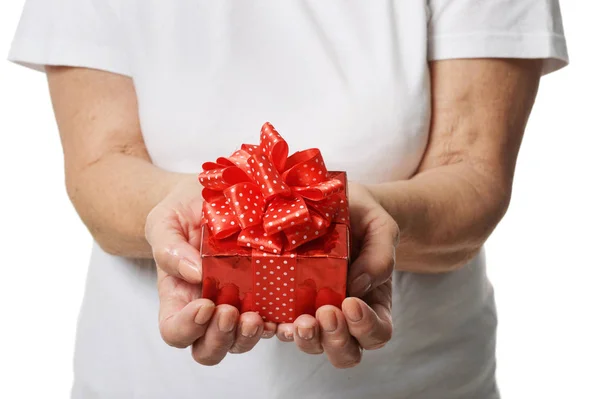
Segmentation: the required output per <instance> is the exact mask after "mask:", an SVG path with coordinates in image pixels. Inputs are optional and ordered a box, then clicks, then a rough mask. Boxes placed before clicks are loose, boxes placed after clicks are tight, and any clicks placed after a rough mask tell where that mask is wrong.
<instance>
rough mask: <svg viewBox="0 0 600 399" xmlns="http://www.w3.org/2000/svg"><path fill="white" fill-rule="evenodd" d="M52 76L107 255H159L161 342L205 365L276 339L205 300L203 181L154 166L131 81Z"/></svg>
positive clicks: (79, 179) (68, 167) (87, 217)
mask: <svg viewBox="0 0 600 399" xmlns="http://www.w3.org/2000/svg"><path fill="white" fill-rule="evenodd" d="M47 72H48V80H49V84H50V92H51V96H52V101H53V104H54V110H55V114H56V119H57V121H58V126H59V130H60V134H61V140H62V145H63V149H64V156H65V175H66V183H67V190H68V193H69V196H70V198H71V200H72V201H73V204H74V205H75V208H76V209H77V212H78V213H79V215H80V216H81V218H82V220H83V221H84V223H85V224H86V225H87V227H88V228H89V230H90V232H91V233H92V235H93V236H94V238H95V239H96V241H97V242H98V243H99V244H100V246H101V247H102V248H103V249H104V250H105V251H107V252H109V253H112V254H116V255H120V256H127V257H146V258H151V257H154V258H155V260H156V263H157V268H158V270H157V276H158V284H157V287H158V296H159V300H160V312H159V327H160V332H161V334H162V336H163V339H164V340H165V341H166V342H167V343H168V344H170V345H172V346H176V347H187V346H192V356H193V357H194V359H195V360H196V361H198V362H199V363H202V364H207V365H208V364H216V363H218V362H219V361H221V359H223V358H224V357H225V355H226V354H227V353H228V352H229V351H230V352H235V353H242V352H246V351H249V350H251V349H252V348H253V347H254V345H256V343H257V342H258V340H259V339H260V337H261V336H263V337H266V338H269V337H271V336H273V334H274V333H275V325H274V324H273V323H263V321H262V319H261V318H260V317H259V316H258V314H256V313H254V312H247V313H244V314H242V315H240V314H239V312H238V311H237V309H236V308H234V307H232V306H229V305H219V306H215V304H214V303H212V302H211V301H210V300H208V299H203V298H201V285H200V284H199V282H200V281H201V266H200V263H201V259H200V254H199V251H198V248H199V241H198V240H199V237H200V235H199V229H200V219H201V213H202V212H201V209H202V208H201V204H202V198H201V187H200V185H199V184H198V181H197V177H196V175H186V174H177V173H169V172H167V171H164V170H161V169H159V168H157V167H155V166H154V165H152V163H151V161H150V157H149V155H148V152H147V150H146V147H145V144H144V140H143V137H142V134H141V130H140V125H139V120H138V110H137V99H136V94H135V91H134V88H133V84H132V81H131V79H129V78H127V77H124V76H121V75H116V74H112V73H107V72H102V71H98V70H92V69H80V68H66V67H48V68H47Z"/></svg>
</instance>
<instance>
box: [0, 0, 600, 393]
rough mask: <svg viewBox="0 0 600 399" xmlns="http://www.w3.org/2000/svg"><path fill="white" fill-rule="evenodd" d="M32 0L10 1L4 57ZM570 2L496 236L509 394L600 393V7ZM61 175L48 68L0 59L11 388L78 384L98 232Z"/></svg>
mask: <svg viewBox="0 0 600 399" xmlns="http://www.w3.org/2000/svg"><path fill="white" fill-rule="evenodd" d="M22 5H23V0H3V1H2V2H0V59H3V58H5V57H6V55H7V54H8V48H9V45H10V41H11V38H12V34H13V33H14V30H15V28H16V24H17V22H18V18H19V15H20V12H21V8H22ZM562 8H563V16H564V23H565V29H566V33H567V39H568V44H569V51H570V55H571V66H569V67H568V68H567V69H565V70H563V71H560V72H558V73H556V74H554V75H551V76H549V77H546V78H544V79H543V81H542V85H541V89H540V92H539V95H538V100H537V103H536V106H535V108H534V112H533V115H532V117H531V120H530V123H529V127H528V129H527V133H526V135H525V140H524V143H523V147H522V150H521V155H520V159H519V165H518V168H517V175H516V180H515V186H514V195H513V200H512V204H511V208H510V210H509V212H508V214H507V216H506V217H505V218H504V220H503V221H502V223H501V224H500V226H499V227H498V229H497V230H496V232H495V233H494V234H493V236H492V238H491V239H490V240H489V243H488V245H487V256H488V261H489V274H490V278H491V280H492V281H493V282H494V284H495V287H496V295H497V302H498V308H499V312H500V326H499V344H498V379H499V383H500V386H501V389H502V393H503V397H504V398H505V399H521V398H523V399H538V398H540V399H552V398H560V399H579V398H582V399H583V398H585V399H587V398H600V383H599V381H598V379H599V376H598V374H600V309H599V308H600V287H599V286H598V285H599V280H600V255H599V252H598V248H600V232H599V231H600V230H599V229H600V227H599V226H600V211H599V209H600V194H599V188H600V166H599V163H600V161H599V159H600V97H599V95H600V78H599V76H600V70H599V68H600V55H599V54H600V33H599V31H598V25H600V20H599V19H598V18H599V15H600V6H598V3H597V2H596V1H594V0H567V1H563V4H562ZM63 177H64V176H63V170H62V152H61V147H60V142H59V138H58V133H57V131H56V125H55V122H54V119H53V114H52V109H51V106H50V101H49V97H48V93H47V89H46V84H45V78H44V76H43V75H42V74H39V73H34V72H31V71H28V70H25V69H23V68H21V67H17V66H15V65H11V64H9V63H8V62H6V61H0V190H1V191H0V192H1V196H0V250H1V252H0V255H1V258H0V259H1V262H2V264H0V267H1V270H2V273H1V274H0V398H6V399H12V398H50V399H52V398H66V397H68V393H69V390H70V384H71V378H72V371H71V370H72V365H71V364H72V361H71V357H72V351H73V342H74V335H75V324H76V321H77V313H78V309H79V305H80V302H81V299H82V295H83V288H84V281H85V275H86V269H87V261H88V255H89V251H90V248H91V238H90V236H89V234H88V233H87V230H86V229H85V227H84V226H83V225H82V224H81V222H80V221H79V218H78V216H77V214H76V213H75V211H74V210H73V208H72V207H71V204H70V203H69V200H68V198H67V195H66V193H65V189H64V183H63ZM432 399H434V398H432ZM436 399H438V398H436ZM439 399H443V398H439Z"/></svg>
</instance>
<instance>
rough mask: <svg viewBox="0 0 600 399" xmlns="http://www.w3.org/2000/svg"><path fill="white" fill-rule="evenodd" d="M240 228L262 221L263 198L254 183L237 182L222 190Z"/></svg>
mask: <svg viewBox="0 0 600 399" xmlns="http://www.w3.org/2000/svg"><path fill="white" fill-rule="evenodd" d="M223 194H224V195H225V198H227V199H228V200H229V204H230V205H231V208H232V209H233V211H234V214H235V215H237V216H238V221H239V225H240V226H241V227H242V229H245V228H247V227H250V226H256V225H259V224H261V223H262V219H263V209H264V208H265V199H264V198H263V196H262V195H261V194H260V190H259V189H258V187H257V186H256V184H252V183H239V184H236V185H235V186H231V187H229V188H227V189H226V190H224V191H223Z"/></svg>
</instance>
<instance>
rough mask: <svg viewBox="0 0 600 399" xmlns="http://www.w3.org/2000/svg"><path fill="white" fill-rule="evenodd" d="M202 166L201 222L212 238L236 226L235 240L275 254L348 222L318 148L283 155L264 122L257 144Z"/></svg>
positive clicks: (281, 143) (283, 146) (337, 185)
mask: <svg viewBox="0 0 600 399" xmlns="http://www.w3.org/2000/svg"><path fill="white" fill-rule="evenodd" d="M202 167H203V169H204V171H203V172H202V173H200V175H199V176H198V178H199V181H200V183H202V185H204V187H205V189H204V190H203V191H202V195H203V197H204V199H205V205H204V206H203V213H204V215H203V221H204V222H205V223H206V224H207V225H208V227H209V231H210V233H211V234H212V235H213V236H214V237H216V238H217V239H222V238H226V237H228V236H230V235H232V234H235V233H237V232H240V231H241V233H239V235H238V240H237V241H238V245H241V246H243V247H246V248H253V249H256V250H260V251H263V252H265V253H268V254H278V253H280V252H281V250H282V248H283V247H286V248H288V249H294V248H297V247H298V246H300V245H302V244H304V243H306V242H308V241H311V240H314V239H316V238H319V237H322V236H323V235H325V234H326V233H327V228H328V227H329V226H330V225H331V223H332V221H334V220H335V221H336V222H340V221H341V222H343V223H347V219H348V215H347V201H346V203H344V200H345V196H344V194H343V190H344V183H343V182H342V181H340V180H339V179H336V178H334V177H333V175H331V174H330V173H328V172H327V169H326V167H325V163H324V161H323V158H322V155H321V152H320V151H319V150H318V149H316V148H312V149H308V150H304V151H299V152H296V153H294V154H293V155H291V156H290V157H288V145H287V143H286V142H285V140H284V139H283V138H282V137H281V135H280V134H279V133H278V132H277V131H276V130H275V128H274V127H273V126H272V125H271V124H269V123H265V124H264V125H263V127H262V129H261V138H260V145H250V144H243V145H242V147H241V149H240V150H238V151H236V152H234V153H233V154H232V155H231V156H230V157H229V158H224V157H221V158H218V159H217V162H216V163H215V162H207V163H205V164H203V165H202ZM336 218H337V219H336Z"/></svg>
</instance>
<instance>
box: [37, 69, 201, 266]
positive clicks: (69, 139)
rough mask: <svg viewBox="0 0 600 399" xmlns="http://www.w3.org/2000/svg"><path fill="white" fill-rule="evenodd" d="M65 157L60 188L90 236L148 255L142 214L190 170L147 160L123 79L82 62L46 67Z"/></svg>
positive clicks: (118, 250) (132, 96) (190, 181)
mask: <svg viewBox="0 0 600 399" xmlns="http://www.w3.org/2000/svg"><path fill="white" fill-rule="evenodd" d="M46 71H47V75H48V84H49V88H50V94H51V97H52V104H53V106H54V113H55V115H56V121H57V124H58V128H59V131H60V137H61V142H62V146H63V151H64V156H65V180H66V185H67V191H68V193H69V197H70V198H71V200H72V202H73V204H74V205H75V208H76V209H77V212H78V213H79V215H80V217H81V219H82V220H83V222H84V223H85V224H86V226H87V227H88V229H89V230H90V232H91V233H92V235H93V236H94V239H95V240H96V241H97V242H98V243H99V244H100V246H101V247H102V248H103V249H104V250H106V251H107V252H109V253H112V254H116V255H121V256H127V257H137V258H139V257H147V258H149V257H151V252H150V247H149V245H148V244H147V243H146V240H145V238H144V225H145V222H146V216H147V215H148V213H149V212H150V210H151V209H153V208H154V206H155V205H156V204H158V203H159V202H160V201H161V200H163V199H164V198H165V197H166V196H167V195H168V193H171V192H172V191H173V190H174V189H175V187H179V186H182V185H190V186H191V189H190V190H182V191H185V192H184V193H182V194H181V195H184V196H185V195H190V194H189V193H196V191H194V190H195V189H196V188H197V194H198V195H199V194H200V188H199V184H198V183H197V181H196V179H195V177H194V176H190V175H184V174H178V173H170V172H167V171H164V170H161V169H160V168H157V167H156V166H154V165H153V164H152V162H151V160H150V156H149V154H148V151H147V149H146V145H145V143H144V139H143V135H142V132H141V127H140V123H139V118H138V104H137V96H136V93H135V87H134V85H133V81H132V80H131V79H130V78H127V77H124V76H121V75H116V74H112V73H109V72H103V71H97V70H92V69H85V68H69V67H47V68H46Z"/></svg>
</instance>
